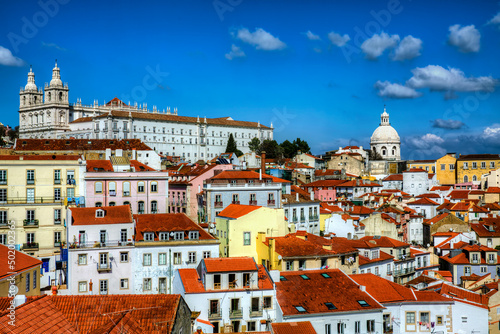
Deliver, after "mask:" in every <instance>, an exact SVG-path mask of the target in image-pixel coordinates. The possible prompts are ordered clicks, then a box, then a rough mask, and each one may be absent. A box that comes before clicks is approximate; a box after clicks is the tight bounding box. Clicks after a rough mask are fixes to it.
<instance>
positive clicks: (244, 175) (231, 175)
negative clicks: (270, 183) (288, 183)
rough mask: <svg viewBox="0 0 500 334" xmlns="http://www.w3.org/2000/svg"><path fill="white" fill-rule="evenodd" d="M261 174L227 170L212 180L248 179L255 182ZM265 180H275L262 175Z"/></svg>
mask: <svg viewBox="0 0 500 334" xmlns="http://www.w3.org/2000/svg"><path fill="white" fill-rule="evenodd" d="M259 177H260V174H259V173H257V172H253V171H246V170H225V171H222V172H220V173H219V174H217V175H215V176H213V177H212V178H210V179H211V180H234V179H247V180H255V179H259ZM262 178H263V179H271V180H272V179H273V177H272V176H270V175H267V174H262Z"/></svg>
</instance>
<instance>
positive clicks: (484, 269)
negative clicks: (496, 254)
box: [481, 266, 488, 274]
mask: <svg viewBox="0 0 500 334" xmlns="http://www.w3.org/2000/svg"><path fill="white" fill-rule="evenodd" d="M487 272H488V267H486V266H481V274H485V273H487Z"/></svg>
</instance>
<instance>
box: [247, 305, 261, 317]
mask: <svg viewBox="0 0 500 334" xmlns="http://www.w3.org/2000/svg"><path fill="white" fill-rule="evenodd" d="M250 316H251V317H262V307H261V306H259V307H256V308H255V307H250Z"/></svg>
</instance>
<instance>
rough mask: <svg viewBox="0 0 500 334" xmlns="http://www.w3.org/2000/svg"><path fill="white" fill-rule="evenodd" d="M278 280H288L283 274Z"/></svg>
mask: <svg viewBox="0 0 500 334" xmlns="http://www.w3.org/2000/svg"><path fill="white" fill-rule="evenodd" d="M280 281H288V280H287V279H286V277H285V276H280Z"/></svg>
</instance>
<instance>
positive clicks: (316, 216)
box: [309, 215, 319, 221]
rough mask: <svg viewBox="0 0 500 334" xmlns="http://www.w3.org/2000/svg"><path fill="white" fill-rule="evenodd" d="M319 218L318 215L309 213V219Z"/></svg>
mask: <svg viewBox="0 0 500 334" xmlns="http://www.w3.org/2000/svg"><path fill="white" fill-rule="evenodd" d="M315 220H319V218H318V215H309V221H315Z"/></svg>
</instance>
